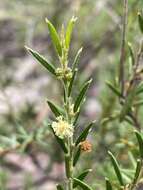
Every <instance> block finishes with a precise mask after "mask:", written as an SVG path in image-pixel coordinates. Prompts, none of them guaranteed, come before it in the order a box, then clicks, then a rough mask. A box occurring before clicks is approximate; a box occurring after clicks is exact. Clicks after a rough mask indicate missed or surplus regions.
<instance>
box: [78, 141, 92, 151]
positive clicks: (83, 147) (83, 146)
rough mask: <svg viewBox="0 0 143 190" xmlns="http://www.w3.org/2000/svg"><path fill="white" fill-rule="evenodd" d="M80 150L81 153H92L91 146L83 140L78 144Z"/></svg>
mask: <svg viewBox="0 0 143 190" xmlns="http://www.w3.org/2000/svg"><path fill="white" fill-rule="evenodd" d="M80 148H81V150H82V151H83V152H91V151H92V144H91V143H90V142H89V141H87V140H85V141H82V142H81V143H80Z"/></svg>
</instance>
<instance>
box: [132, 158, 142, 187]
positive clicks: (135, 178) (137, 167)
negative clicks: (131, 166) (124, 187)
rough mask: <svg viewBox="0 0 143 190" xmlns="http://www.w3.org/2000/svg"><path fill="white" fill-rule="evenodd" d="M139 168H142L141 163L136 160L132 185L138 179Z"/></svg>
mask: <svg viewBox="0 0 143 190" xmlns="http://www.w3.org/2000/svg"><path fill="white" fill-rule="evenodd" d="M141 168H142V162H141V160H140V159H138V160H137V166H136V172H135V176H134V180H133V184H136V183H137V180H138V178H139V175H140V172H141Z"/></svg>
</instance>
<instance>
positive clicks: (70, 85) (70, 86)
mask: <svg viewBox="0 0 143 190" xmlns="http://www.w3.org/2000/svg"><path fill="white" fill-rule="evenodd" d="M76 73H77V70H75V71H74V72H73V75H72V79H71V81H70V84H69V87H68V97H70V95H71V91H72V87H73V83H74V79H75V76H76Z"/></svg>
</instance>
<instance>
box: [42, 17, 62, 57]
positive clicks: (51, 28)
mask: <svg viewBox="0 0 143 190" xmlns="http://www.w3.org/2000/svg"><path fill="white" fill-rule="evenodd" d="M46 23H47V24H48V28H49V32H50V36H51V39H52V42H53V45H54V46H55V49H56V50H57V52H58V54H59V56H60V57H61V56H62V47H61V43H60V38H59V36H58V33H57V31H56V29H55V27H54V26H53V24H52V23H51V22H50V21H49V20H48V19H47V18H46Z"/></svg>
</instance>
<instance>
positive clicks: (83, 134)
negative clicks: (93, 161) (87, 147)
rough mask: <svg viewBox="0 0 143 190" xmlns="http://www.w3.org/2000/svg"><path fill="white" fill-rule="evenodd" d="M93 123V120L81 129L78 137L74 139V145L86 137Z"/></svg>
mask: <svg viewBox="0 0 143 190" xmlns="http://www.w3.org/2000/svg"><path fill="white" fill-rule="evenodd" d="M94 124H95V121H93V122H91V123H90V124H89V125H88V126H87V127H86V128H85V129H84V130H83V131H82V133H81V134H80V135H79V137H78V138H77V140H76V143H75V145H76V146H77V145H78V144H79V143H80V142H81V141H84V140H85V139H86V138H87V135H88V133H89V131H90V129H91V128H92V127H93V125H94Z"/></svg>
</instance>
